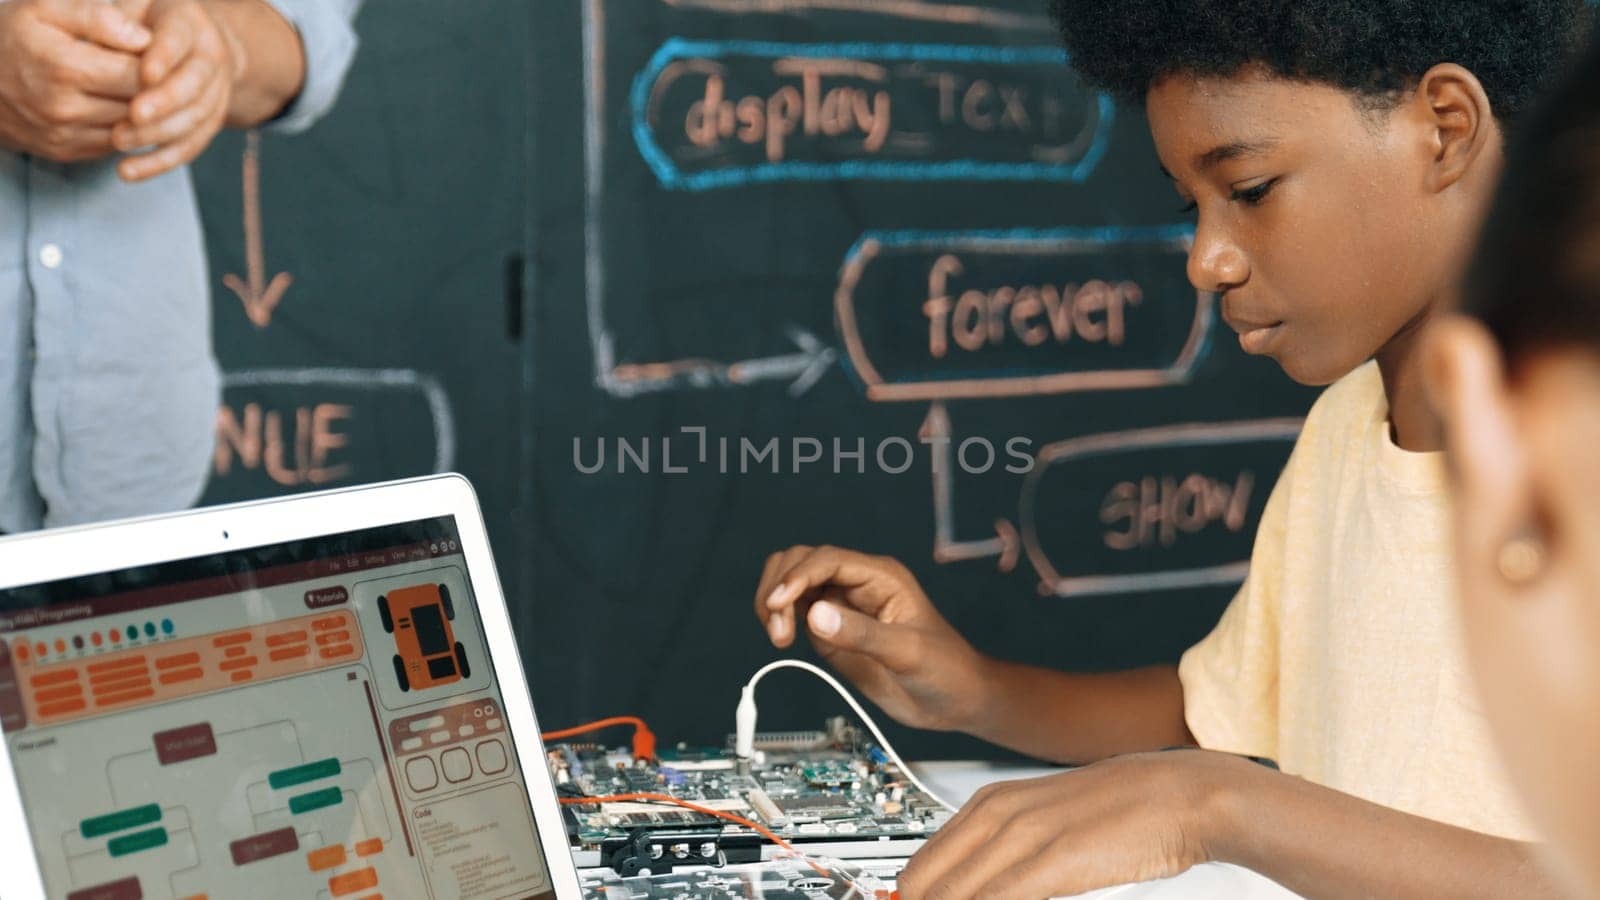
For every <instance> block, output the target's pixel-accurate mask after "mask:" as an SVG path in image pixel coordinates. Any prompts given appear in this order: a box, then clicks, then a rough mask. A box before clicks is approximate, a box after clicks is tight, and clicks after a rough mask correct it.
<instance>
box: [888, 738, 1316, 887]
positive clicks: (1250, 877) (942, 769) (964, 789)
mask: <svg viewBox="0 0 1600 900" xmlns="http://www.w3.org/2000/svg"><path fill="white" fill-rule="evenodd" d="M911 768H912V769H913V770H914V771H915V772H916V773H917V776H918V777H920V778H921V779H922V780H923V781H926V782H927V783H928V787H930V788H933V790H934V791H935V792H937V793H938V794H939V796H941V797H943V798H944V799H946V800H949V801H950V802H951V803H954V804H956V805H958V806H959V805H961V804H963V803H965V802H967V800H968V798H970V797H971V796H972V795H973V794H974V793H976V792H977V790H978V788H981V787H983V786H984V785H986V784H990V783H993V782H996V781H1010V780H1013V779H1018V778H1038V777H1040V776H1043V775H1055V774H1057V773H1060V772H1061V771H1063V770H1062V769H1059V768H1050V767H1044V766H1029V765H1016V764H1008V763H991V762H956V761H939V762H923V763H912V764H911ZM1299 896H1300V895H1299V894H1296V893H1294V892H1292V891H1290V890H1288V889H1287V888H1285V887H1283V886H1282V885H1280V884H1278V883H1277V882H1275V881H1273V880H1272V879H1270V878H1267V877H1265V876H1263V875H1258V874H1256V873H1255V872H1252V871H1250V870H1249V869H1245V868H1241V867H1239V866H1234V865H1228V864H1226V863H1205V864H1203V865H1199V866H1195V867H1194V868H1192V869H1190V870H1189V871H1187V872H1185V873H1183V874H1182V875H1179V876H1177V877H1176V878H1165V879H1162V880H1161V881H1147V882H1144V883H1141V884H1129V885H1123V886H1121V887H1112V888H1105V889H1103V890H1098V891H1090V892H1089V893H1087V894H1079V895H1077V900H1105V898H1112V897H1114V898H1116V900H1198V898H1206V900H1213V898H1214V900H1299Z"/></svg>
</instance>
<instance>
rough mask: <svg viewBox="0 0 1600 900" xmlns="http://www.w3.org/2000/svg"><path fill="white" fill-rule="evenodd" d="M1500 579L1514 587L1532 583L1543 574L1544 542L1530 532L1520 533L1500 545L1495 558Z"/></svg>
mask: <svg viewBox="0 0 1600 900" xmlns="http://www.w3.org/2000/svg"><path fill="white" fill-rule="evenodd" d="M1495 568H1496V569H1498V570H1499V572H1500V577H1501V578H1504V579H1505V580H1506V581H1508V582H1510V583H1511V584H1514V585H1524V584H1528V583H1529V582H1532V581H1534V580H1535V579H1537V578H1538V577H1539V575H1540V574H1541V573H1543V572H1544V542H1543V541H1541V540H1539V538H1538V537H1536V536H1535V535H1534V534H1533V532H1532V531H1522V532H1520V533H1518V534H1516V535H1514V536H1512V537H1511V538H1509V539H1507V540H1506V542H1505V543H1503V544H1501V545H1500V552H1499V554H1497V555H1496V557H1495Z"/></svg>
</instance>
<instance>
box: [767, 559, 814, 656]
mask: <svg viewBox="0 0 1600 900" xmlns="http://www.w3.org/2000/svg"><path fill="white" fill-rule="evenodd" d="M810 552H811V548H810V547H806V546H803V545H797V546H794V547H790V548H788V549H787V550H782V551H779V552H777V553H774V554H772V555H771V556H769V557H767V563H766V566H765V567H764V568H763V569H762V573H761V582H760V584H758V585H757V586H756V600H755V608H756V618H757V619H758V620H759V621H761V622H762V623H763V624H764V625H765V626H766V629H767V636H768V638H770V639H771V641H772V643H773V646H776V647H778V648H779V649H783V648H785V647H788V646H789V645H790V644H792V643H794V637H795V627H794V623H795V615H794V606H793V604H792V603H788V602H785V603H782V604H773V603H771V602H770V601H771V600H772V598H773V595H774V592H775V591H777V590H778V589H779V588H781V587H782V586H783V585H782V581H781V579H782V577H783V576H784V575H785V574H786V573H788V571H789V570H790V569H791V568H793V567H794V564H795V562H797V561H798V560H800V559H803V558H804V557H805V556H806V554H808V553H810Z"/></svg>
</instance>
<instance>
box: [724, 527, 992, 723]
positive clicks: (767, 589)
mask: <svg viewBox="0 0 1600 900" xmlns="http://www.w3.org/2000/svg"><path fill="white" fill-rule="evenodd" d="M755 611H756V618H757V619H759V620H760V621H761V623H762V624H763V625H764V626H765V627H766V629H767V634H768V636H769V637H770V638H771V639H772V643H773V646H776V647H779V648H783V647H788V646H789V645H791V644H793V643H794V638H795V631H796V622H797V621H798V620H800V619H804V620H805V622H806V626H807V631H808V632H809V633H810V635H811V643H812V645H813V646H815V647H816V648H817V652H819V653H821V654H822V656H823V658H824V659H826V660H827V661H828V662H829V663H830V664H831V665H832V666H833V667H834V668H836V669H838V670H839V671H840V672H842V673H843V674H844V675H845V677H846V678H849V679H850V680H851V681H852V682H854V683H855V685H856V687H858V688H860V689H861V691H862V693H865V694H866V695H867V696H868V697H869V698H871V699H872V701H873V702H874V703H876V704H878V705H879V706H880V707H882V708H883V710H884V711H885V712H887V713H888V714H889V715H891V716H893V717H894V718H895V719H896V720H897V721H899V722H902V723H904V724H906V725H910V726H912V727H914V728H930V729H938V730H951V729H955V728H962V729H968V730H970V729H971V727H972V725H973V722H974V718H975V717H976V716H977V714H978V713H979V711H981V710H982V708H983V706H984V702H985V701H984V699H983V684H984V663H985V660H984V657H983V656H982V655H981V654H979V653H978V652H977V651H976V650H974V649H973V647H972V645H971V644H969V643H967V641H966V639H964V638H962V637H961V635H960V634H958V633H957V632H956V630H955V629H954V628H951V627H950V623H949V622H946V621H945V619H944V617H943V616H941V615H939V612H938V610H936V609H934V606H933V604H932V603H931V602H929V600H928V596H927V595H926V594H924V593H923V592H922V588H921V587H920V586H919V585H918V584H917V580H916V578H915V577H914V576H912V574H911V572H910V571H908V570H907V569H906V567H905V566H903V565H901V564H900V563H899V562H898V561H896V560H893V559H890V558H889V557H886V556H868V555H866V554H864V553H857V552H855V551H853V550H843V549H839V548H837V547H804V546H797V547H790V548H789V549H787V550H784V551H781V552H779V553H774V554H772V555H771V556H770V557H768V558H767V566H766V569H765V570H764V571H763V572H762V575H761V584H760V586H759V587H757V588H756V602H755Z"/></svg>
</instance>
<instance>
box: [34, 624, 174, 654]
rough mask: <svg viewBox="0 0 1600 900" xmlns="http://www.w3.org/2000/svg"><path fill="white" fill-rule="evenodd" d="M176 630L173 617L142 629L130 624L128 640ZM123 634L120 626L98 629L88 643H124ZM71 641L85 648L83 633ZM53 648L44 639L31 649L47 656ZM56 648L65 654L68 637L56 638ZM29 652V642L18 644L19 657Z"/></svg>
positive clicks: (99, 644)
mask: <svg viewBox="0 0 1600 900" xmlns="http://www.w3.org/2000/svg"><path fill="white" fill-rule="evenodd" d="M174 630H176V629H175V627H174V626H173V624H172V620H171V619H162V620H161V624H160V625H159V626H158V625H157V624H156V623H154V622H146V623H144V628H143V629H140V627H139V626H137V625H129V626H128V628H127V631H126V634H127V636H128V640H130V641H136V640H138V639H139V636H140V635H141V634H143V635H144V636H145V637H147V638H154V637H155V636H156V632H157V631H160V632H161V634H163V635H171V634H172V632H173V631H174ZM123 634H124V631H123V630H122V629H118V628H113V629H111V630H110V631H107V632H105V633H104V634H103V635H102V633H101V632H98V631H95V632H91V633H90V635H89V640H88V643H89V644H92V645H94V646H96V647H100V646H103V645H104V644H105V643H106V641H108V640H109V641H110V642H111V644H112V645H113V646H115V645H117V644H120V643H122V636H123ZM71 643H72V649H74V650H82V649H83V648H84V638H83V635H81V634H75V635H73V636H72V641H71ZM51 649H52V648H51V646H50V645H48V644H46V643H44V642H43V641H40V642H39V643H37V644H34V645H33V646H32V648H31V651H32V654H33V655H34V656H37V657H40V658H43V657H46V656H49V655H50V651H51ZM54 650H55V652H56V655H58V656H61V655H64V654H65V653H66V652H67V639H66V638H56V640H55V646H54ZM29 652H30V648H29V646H28V644H27V643H19V644H17V647H16V650H15V653H16V655H17V658H18V659H23V660H25V659H27V658H28V655H29Z"/></svg>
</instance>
